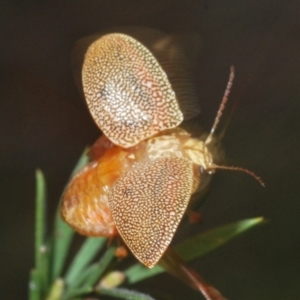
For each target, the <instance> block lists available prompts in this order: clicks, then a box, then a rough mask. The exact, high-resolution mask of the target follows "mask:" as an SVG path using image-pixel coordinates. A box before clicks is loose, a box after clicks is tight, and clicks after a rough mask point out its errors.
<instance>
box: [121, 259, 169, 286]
mask: <svg viewBox="0 0 300 300" xmlns="http://www.w3.org/2000/svg"><path fill="white" fill-rule="evenodd" d="M162 272H164V269H163V268H162V267H161V266H159V265H156V266H155V267H154V268H152V269H148V268H146V267H145V266H143V265H142V264H140V263H137V264H134V265H133V266H132V267H129V268H128V269H127V270H126V271H125V272H124V273H125V275H126V278H127V280H128V283H129V284H133V283H136V282H139V281H141V280H145V279H147V278H149V277H152V276H155V275H158V274H160V273H162Z"/></svg>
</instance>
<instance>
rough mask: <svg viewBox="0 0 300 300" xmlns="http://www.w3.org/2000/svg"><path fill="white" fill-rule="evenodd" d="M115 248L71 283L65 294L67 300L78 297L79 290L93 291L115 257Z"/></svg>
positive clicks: (109, 250)
mask: <svg viewBox="0 0 300 300" xmlns="http://www.w3.org/2000/svg"><path fill="white" fill-rule="evenodd" d="M114 253H115V247H110V248H109V249H108V250H107V251H106V252H105V253H104V255H103V256H102V257H101V258H100V260H99V262H96V263H94V264H92V265H90V266H88V267H85V269H84V270H82V271H81V272H80V273H78V275H77V277H76V278H74V279H73V280H72V282H70V285H69V286H68V290H67V292H66V294H65V296H66V299H68V298H72V297H74V296H78V294H76V291H78V290H79V289H80V290H81V289H91V288H93V287H94V285H95V284H96V283H97V282H98V281H99V278H100V276H101V275H102V274H103V273H104V271H105V270H106V268H107V266H108V265H109V263H110V262H111V260H112V259H113V257H114Z"/></svg>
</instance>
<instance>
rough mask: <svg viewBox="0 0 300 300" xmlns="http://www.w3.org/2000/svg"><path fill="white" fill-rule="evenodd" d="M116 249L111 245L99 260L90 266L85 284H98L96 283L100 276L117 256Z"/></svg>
mask: <svg viewBox="0 0 300 300" xmlns="http://www.w3.org/2000/svg"><path fill="white" fill-rule="evenodd" d="M115 251H116V248H115V247H109V248H108V249H107V250H106V252H105V253H104V255H103V256H102V257H101V259H100V260H99V262H98V263H96V264H93V265H92V266H90V267H89V269H88V270H87V277H86V280H85V282H84V285H85V286H91V287H93V286H94V285H96V283H98V281H99V278H100V277H101V275H102V274H103V273H104V272H105V270H106V269H107V267H108V265H109V264H110V263H111V261H112V259H113V258H114V257H115Z"/></svg>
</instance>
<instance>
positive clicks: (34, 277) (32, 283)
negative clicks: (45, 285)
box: [29, 269, 41, 300]
mask: <svg viewBox="0 0 300 300" xmlns="http://www.w3.org/2000/svg"><path fill="white" fill-rule="evenodd" d="M40 299H41V290H40V281H39V274H38V272H37V271H36V270H35V269H34V270H31V271H30V278H29V300H40Z"/></svg>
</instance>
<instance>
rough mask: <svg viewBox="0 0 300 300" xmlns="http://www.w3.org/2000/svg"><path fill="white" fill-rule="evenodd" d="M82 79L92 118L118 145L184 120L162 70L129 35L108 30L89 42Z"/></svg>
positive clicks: (128, 144) (134, 143)
mask: <svg viewBox="0 0 300 300" xmlns="http://www.w3.org/2000/svg"><path fill="white" fill-rule="evenodd" d="M82 81H83V88H84V93H85V98H86V101H87V104H88V106H89V110H90V112H91V114H92V116H93V118H94V120H95V122H96V123H97V125H98V126H99V127H100V128H101V130H102V131H103V132H104V134H105V135H106V136H107V137H108V138H109V139H110V140H111V141H112V142H113V143H115V144H117V145H119V146H121V147H125V148H127V147H131V146H134V145H136V144H138V143H139V142H140V141H142V140H144V139H146V138H149V137H151V136H153V135H154V134H156V133H158V132H161V131H163V130H166V129H170V128H174V127H176V126H178V125H179V124H180V123H181V122H182V120H183V115H182V113H181V111H180V109H179V106H178V103H177V100H176V96H175V93H174V91H173V90H172V87H171V85H170V83H169V81H168V79H167V76H166V74H165V72H164V71H163V70H162V68H161V67H160V65H159V64H158V62H157V61H156V59H155V58H154V57H153V55H152V54H151V53H150V52H149V51H148V49H147V48H145V47H144V46H143V45H142V44H140V43H139V42H138V41H136V40H135V39H133V38H131V37H129V36H127V35H124V34H108V35H105V36H103V37H101V38H100V39H98V40H97V41H95V42H94V43H93V44H92V45H91V46H90V47H89V49H88V51H87V53H86V55H85V60H84V65H83V70H82Z"/></svg>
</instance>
